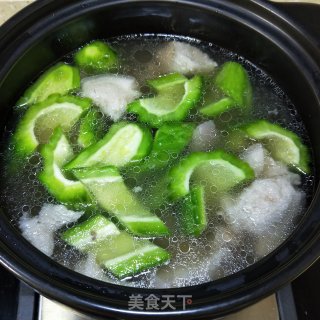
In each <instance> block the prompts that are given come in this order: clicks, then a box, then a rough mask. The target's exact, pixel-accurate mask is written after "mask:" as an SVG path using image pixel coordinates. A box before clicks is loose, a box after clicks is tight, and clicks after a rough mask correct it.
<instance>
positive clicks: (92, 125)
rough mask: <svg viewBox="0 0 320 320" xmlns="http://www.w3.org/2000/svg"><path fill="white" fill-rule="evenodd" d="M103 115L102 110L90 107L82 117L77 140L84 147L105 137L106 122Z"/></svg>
mask: <svg viewBox="0 0 320 320" xmlns="http://www.w3.org/2000/svg"><path fill="white" fill-rule="evenodd" d="M102 117H103V115H102V114H101V112H99V111H98V110H96V109H90V110H89V111H88V112H87V114H86V115H85V116H84V117H83V118H82V119H81V123H80V128H79V135H78V140H77V142H78V144H79V145H80V146H81V147H82V148H87V147H89V146H90V145H92V144H94V143H96V142H98V141H99V140H100V139H101V138H102V137H103V134H104V131H105V123H104V121H103V119H102Z"/></svg>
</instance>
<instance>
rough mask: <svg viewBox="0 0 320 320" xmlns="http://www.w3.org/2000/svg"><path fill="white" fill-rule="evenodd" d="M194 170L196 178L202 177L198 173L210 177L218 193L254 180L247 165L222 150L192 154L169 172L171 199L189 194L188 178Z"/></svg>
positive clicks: (252, 173) (251, 171)
mask: <svg viewBox="0 0 320 320" xmlns="http://www.w3.org/2000/svg"><path fill="white" fill-rule="evenodd" d="M203 165H207V166H206V167H203ZM203 168H204V169H203ZM196 169H197V171H198V173H197V175H198V176H202V174H200V172H203V174H204V177H208V175H210V179H211V180H213V181H214V185H215V187H216V189H217V190H218V191H227V190H229V189H231V188H233V187H234V186H236V185H237V184H239V183H241V182H244V181H246V180H251V179H253V178H254V172H253V170H252V168H251V167H250V166H249V165H248V164H247V163H245V162H243V161H242V160H240V159H239V158H237V157H235V156H233V155H231V154H228V153H226V152H224V151H222V150H217V151H213V152H207V153H206V152H194V153H191V154H190V155H188V156H187V157H186V158H184V159H183V160H181V161H180V163H179V164H178V165H176V166H175V167H173V168H172V169H171V170H170V173H169V175H170V180H171V182H170V185H169V189H170V193H171V197H172V198H173V199H179V198H182V197H184V196H186V195H187V194H188V193H189V184H190V178H191V176H192V174H193V172H194V171H195V170H196ZM208 169H210V171H208ZM199 170H200V172H199ZM200 182H201V180H200Z"/></svg>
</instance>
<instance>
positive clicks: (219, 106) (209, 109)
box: [200, 97, 235, 117]
mask: <svg viewBox="0 0 320 320" xmlns="http://www.w3.org/2000/svg"><path fill="white" fill-rule="evenodd" d="M234 107H235V102H234V100H233V99H231V98H229V97H227V98H222V99H220V100H218V101H217V102H213V103H210V104H209V105H207V106H205V107H204V108H202V109H201V110H200V112H201V113H202V114H203V115H205V116H209V117H215V116H218V115H219V114H221V113H223V112H226V111H228V110H229V109H232V108H234Z"/></svg>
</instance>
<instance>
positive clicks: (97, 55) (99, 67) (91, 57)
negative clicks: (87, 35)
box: [74, 41, 118, 73]
mask: <svg viewBox="0 0 320 320" xmlns="http://www.w3.org/2000/svg"><path fill="white" fill-rule="evenodd" d="M74 60H75V62H76V64H77V65H78V66H79V67H80V68H81V69H83V70H84V71H85V72H88V73H99V72H100V73H102V72H105V71H108V70H109V69H110V68H112V67H114V66H116V65H117V62H118V58H117V54H116V53H115V52H114V51H113V50H112V49H111V47H110V46H109V45H108V44H106V43H105V42H102V41H94V42H91V43H89V44H87V45H86V46H84V47H83V48H81V49H80V50H79V51H78V52H77V53H76V54H75V57H74Z"/></svg>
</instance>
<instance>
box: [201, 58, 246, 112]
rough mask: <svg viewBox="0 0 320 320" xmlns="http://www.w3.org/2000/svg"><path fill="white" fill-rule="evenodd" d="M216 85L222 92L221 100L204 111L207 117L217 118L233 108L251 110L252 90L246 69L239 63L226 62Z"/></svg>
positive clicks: (207, 106)
mask: <svg viewBox="0 0 320 320" xmlns="http://www.w3.org/2000/svg"><path fill="white" fill-rule="evenodd" d="M214 85H215V86H216V87H217V88H218V89H219V90H220V92H221V96H222V97H221V98H219V99H218V100H217V101H214V102H212V103H210V104H208V105H206V106H205V107H203V108H202V109H200V112H201V113H202V114H204V115H207V116H217V115H219V114H221V113H223V112H225V111H227V110H229V109H231V108H234V107H240V108H243V109H246V108H249V107H250V106H251V104H252V88H251V84H250V80H249V76H248V73H247V71H246V70H245V69H244V67H243V66H242V65H241V64H239V63H237V62H226V63H225V64H224V65H223V66H222V68H221V70H220V71H219V72H218V74H217V76H216V78H215V80H214Z"/></svg>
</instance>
